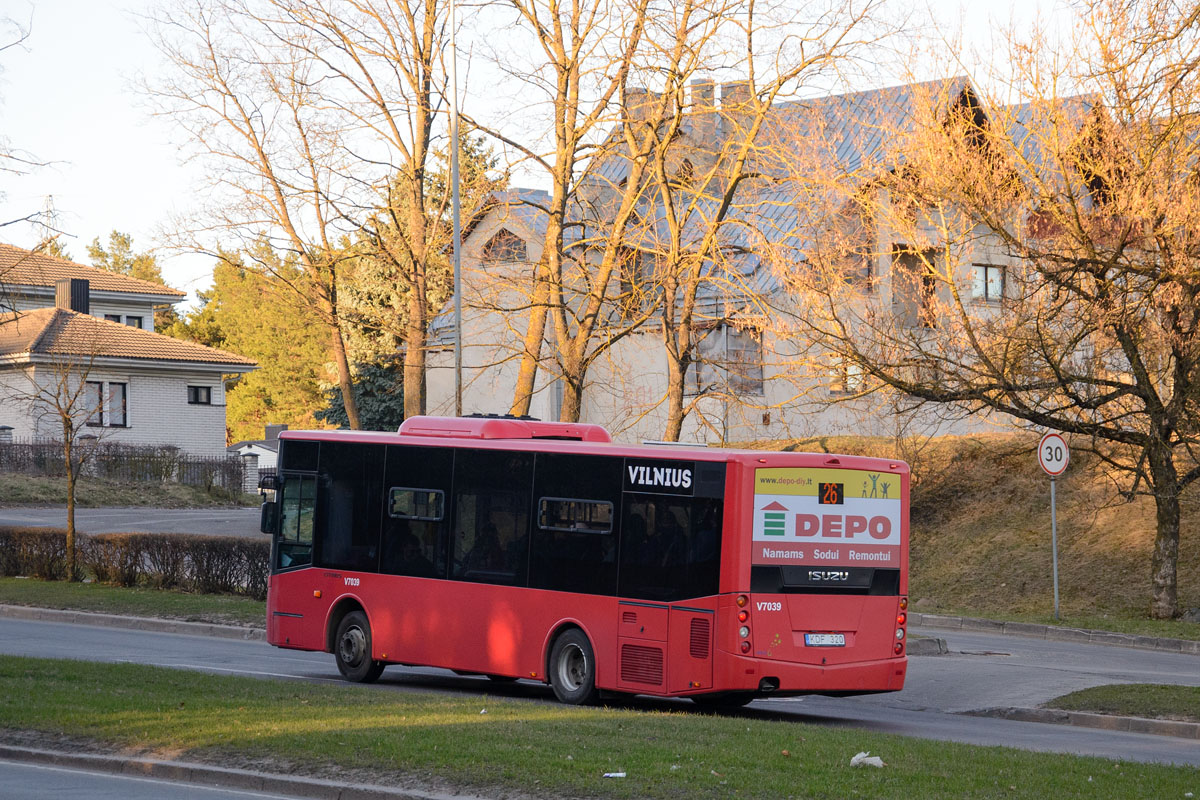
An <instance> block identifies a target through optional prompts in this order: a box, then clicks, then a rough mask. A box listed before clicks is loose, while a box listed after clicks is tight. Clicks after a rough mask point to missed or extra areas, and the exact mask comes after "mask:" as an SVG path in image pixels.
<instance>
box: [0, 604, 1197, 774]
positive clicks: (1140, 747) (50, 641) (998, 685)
mask: <svg viewBox="0 0 1200 800" xmlns="http://www.w3.org/2000/svg"><path fill="white" fill-rule="evenodd" d="M937 635H939V636H943V637H944V638H946V640H947V642H948V644H949V646H950V648H951V650H952V651H953V652H952V654H951V655H948V656H939V657H926V658H913V659H911V660H910V662H909V675H908V684H907V686H906V688H905V689H904V691H902V692H898V693H892V694H884V695H868V696H865V697H850V698H827V697H803V698H793V699H780V700H758V701H755V702H754V703H752V704H750V706H748V707H747V708H746V709H744V710H743V711H741V712H738V713H741V714H745V715H747V716H750V717H761V718H771V719H781V720H794V721H797V722H807V723H811V724H815V725H820V726H827V727H843V728H855V729H861V730H866V731H879V732H888V733H897V734H902V735H907V736H920V737H923V738H929V739H939V740H951V741H958V742H967V743H971V744H981V745H1003V746H1009V747H1018V748H1022V749H1027V750H1037V751H1046V752H1058V753H1073V754H1080V755H1094V756H1102V757H1105V758H1111V759H1117V760H1122V761H1149V762H1163V763H1171V764H1190V765H1193V766H1200V747H1197V745H1196V742H1195V741H1194V740H1183V739H1174V738H1170V737H1164V736H1151V735H1147V734H1132V733H1121V732H1116V731H1101V730H1093V729H1087V728H1072V727H1068V726H1060V725H1044V724H1038V723H1029V722H1015V721H1011V720H1002V719H991V718H984V717H973V716H965V715H962V714H961V713H960V712H963V711H968V710H978V709H985V708H994V707H1005V706H1013V705H1021V706H1027V705H1034V704H1036V703H1039V702H1042V701H1045V700H1048V699H1050V698H1052V697H1056V696H1058V695H1061V694H1064V693H1066V692H1070V691H1074V690H1076V689H1082V688H1086V687H1089V686H1097V685H1101V684H1107V683H1125V682H1133V681H1137V682H1147V681H1148V682H1155V683H1174V684H1183V685H1191V686H1196V685H1200V659H1198V658H1197V657H1196V656H1185V655H1180V654H1172V653H1160V652H1153V651H1142V650H1129V649H1125V648H1115V647H1104V646H1100V645H1089V644H1074V643H1067V642H1047V641H1042V640H1037V639H1026V638H1022V637H1010V636H999V635H993V634H983V633H969V632H958V631H955V632H946V631H939V632H937ZM0 652H3V653H6V654H12V655H28V656H41V657H49V658H78V659H86V660H91V661H107V662H117V661H122V662H129V661H131V662H137V663H144V664H155V665H159V666H165V667H174V668H179V669H194V670H201V671H205V672H214V673H232V674H241V675H251V676H260V677H274V678H287V679H294V680H303V681H309V682H315V683H340V682H342V681H341V678H340V677H339V676H338V674H337V669H336V667H335V666H334V662H333V658H332V656H329V655H328V654H324V653H303V652H297V651H291V650H279V649H276V648H272V647H270V646H268V645H266V644H263V643H261V642H245V641H239V640H226V639H211V638H205V637H194V636H184V635H178V634H159V633H147V632H142V631H130V630H119V629H109V628H96V627H89V626H79V625H65V624H62V623H49V622H27V621H20V620H12V619H0ZM377 688H378V690H379V691H420V690H425V691H429V690H432V691H442V692H463V693H470V694H475V693H477V694H479V695H481V696H483V695H484V694H486V695H490V696H496V695H505V696H510V697H516V698H526V699H528V700H530V701H531V702H553V700H552V695H551V693H550V690H549V688H548V687H545V686H543V685H541V684H535V683H526V682H518V683H515V684H508V685H502V684H495V683H492V682H490V681H487V680H486V679H477V678H471V677H460V676H456V675H454V674H452V673H449V672H446V671H443V670H433V669H415V668H403V667H389V668H388V669H387V671H386V672H385V673H384V674H383V677H382V678H381V679H380V682H379V683H378V684H377ZM633 702H634V703H635V704H637V705H638V706H639V707H644V708H673V709H691V708H694V707H695V706H693V705H692V704H691V703H688V702H686V701H675V700H650V699H644V698H639V699H637V700H635V701H633ZM851 755H852V754H851ZM882 755H883V756H884V757H885V760H886V754H882Z"/></svg>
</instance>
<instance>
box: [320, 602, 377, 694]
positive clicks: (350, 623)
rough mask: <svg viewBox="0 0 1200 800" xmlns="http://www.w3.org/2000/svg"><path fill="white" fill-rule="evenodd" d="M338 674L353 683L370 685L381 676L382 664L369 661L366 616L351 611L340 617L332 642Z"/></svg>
mask: <svg viewBox="0 0 1200 800" xmlns="http://www.w3.org/2000/svg"><path fill="white" fill-rule="evenodd" d="M333 655H334V657H335V658H336V659H337V666H338V672H340V673H342V675H343V676H344V677H345V678H346V679H347V680H351V681H354V682H355V683H372V682H374V681H376V680H378V679H379V676H380V675H382V674H383V668H384V666H385V665H384V663H383V662H382V661H373V660H372V659H371V625H370V623H368V622H367V615H366V614H364V613H363V612H361V611H351V612H350V613H349V614H347V615H346V616H344V617H342V621H341V623H339V624H338V629H337V637H336V639H335V640H334V645H333Z"/></svg>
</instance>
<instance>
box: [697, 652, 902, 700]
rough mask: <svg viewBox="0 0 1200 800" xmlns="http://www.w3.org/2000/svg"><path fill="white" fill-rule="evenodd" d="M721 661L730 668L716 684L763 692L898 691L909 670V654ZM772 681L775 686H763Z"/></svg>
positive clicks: (727, 657)
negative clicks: (829, 660) (838, 660)
mask: <svg viewBox="0 0 1200 800" xmlns="http://www.w3.org/2000/svg"><path fill="white" fill-rule="evenodd" d="M722 661H723V665H722V666H723V667H724V669H726V670H727V672H726V674H725V675H724V676H723V679H718V680H717V685H719V686H728V687H730V688H731V690H733V691H754V692H758V691H760V690H762V694H763V696H786V695H795V694H868V693H873V692H897V691H899V690H901V689H903V688H904V678H905V675H906V674H907V672H908V657H907V656H900V657H898V658H886V659H881V660H878V661H859V662H855V663H850V664H830V665H820V664H796V663H789V662H784V661H773V660H771V659H766V658H747V657H744V656H732V655H727V656H726V657H725V658H724V659H722ZM772 685H774V686H775V687H776V688H774V689H770V690H769V691H768V690H765V689H764V687H769V686H772Z"/></svg>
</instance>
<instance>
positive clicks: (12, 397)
mask: <svg viewBox="0 0 1200 800" xmlns="http://www.w3.org/2000/svg"><path fill="white" fill-rule="evenodd" d="M48 315H49V316H48ZM35 316H36V322H35V321H34V320H33V319H31V318H30V317H29V316H28V315H8V319H7V320H6V321H5V322H4V325H6V326H19V325H34V324H41V325H43V328H42V330H41V331H40V335H39V338H38V341H39V343H40V344H41V346H42V348H43V350H45V352H40V353H38V354H36V356H34V360H32V361H31V362H30V363H29V364H28V365H27V366H26V367H25V368H24V371H23V372H20V373H16V372H14V373H13V374H12V376H11V378H10V379H8V380H6V381H5V383H4V385H2V386H0V393H2V394H3V396H4V399H5V401H6V402H9V403H13V404H20V405H24V406H26V407H27V408H28V409H29V411H30V412H31V413H30V416H31V418H32V419H33V420H34V421H35V433H41V432H43V431H45V432H46V435H49V436H54V437H56V438H58V439H59V441H60V442H61V445H62V454H63V468H64V471H65V473H66V479H67V542H66V551H67V552H66V558H67V564H66V574H67V580H69V581H74V580H78V578H79V570H78V567H77V559H76V535H75V534H76V530H75V505H76V503H75V495H76V486H77V484H78V481H79V476H80V474H81V472H82V471H83V468H84V466H85V465H86V464H87V461H88V460H89V459H90V458H91V457H92V455H93V454H94V453H95V445H96V444H98V443H99V441H100V439H101V437H102V436H103V433H104V428H103V427H102V423H103V415H104V414H106V413H110V410H109V408H108V403H107V402H106V399H107V398H105V396H104V389H103V387H104V383H103V381H99V380H97V378H98V377H100V375H99V370H98V369H97V367H96V359H97V355H98V354H99V352H100V351H99V347H98V345H91V346H88V345H83V346H80V345H79V344H75V345H68V346H65V347H63V346H59V340H60V339H61V338H63V337H65V336H68V335H70V336H71V340H72V341H75V342H85V341H95V340H94V339H93V338H91V336H79V335H78V332H76V333H75V334H74V335H71V333H70V332H69V331H68V328H71V327H76V329H77V326H78V325H79V324H80V322H79V321H78V319H79V318H82V322H83V324H84V325H85V326H86V325H87V324H88V322H89V321H91V323H92V325H93V326H94V325H95V324H101V325H102V324H107V323H103V322H101V321H97V320H92V318H90V317H87V316H86V315H77V314H74V313H72V312H68V311H61V310H55V309H45V310H39V311H38V312H36V314H35ZM93 335H94V334H93ZM121 402H122V403H123V402H124V400H123V398H121ZM119 413H123V406H122V410H121V411H120V412H119Z"/></svg>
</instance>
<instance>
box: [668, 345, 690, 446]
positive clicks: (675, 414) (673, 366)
mask: <svg viewBox="0 0 1200 800" xmlns="http://www.w3.org/2000/svg"><path fill="white" fill-rule="evenodd" d="M686 379H687V367H686V366H685V365H683V364H681V363H680V362H679V359H677V358H674V357H672V356H671V354H670V353H669V352H668V353H667V428H666V430H665V431H663V441H664V442H678V441H679V434H680V433H681V432H682V431H683V387H684V381H685V380H686Z"/></svg>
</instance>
